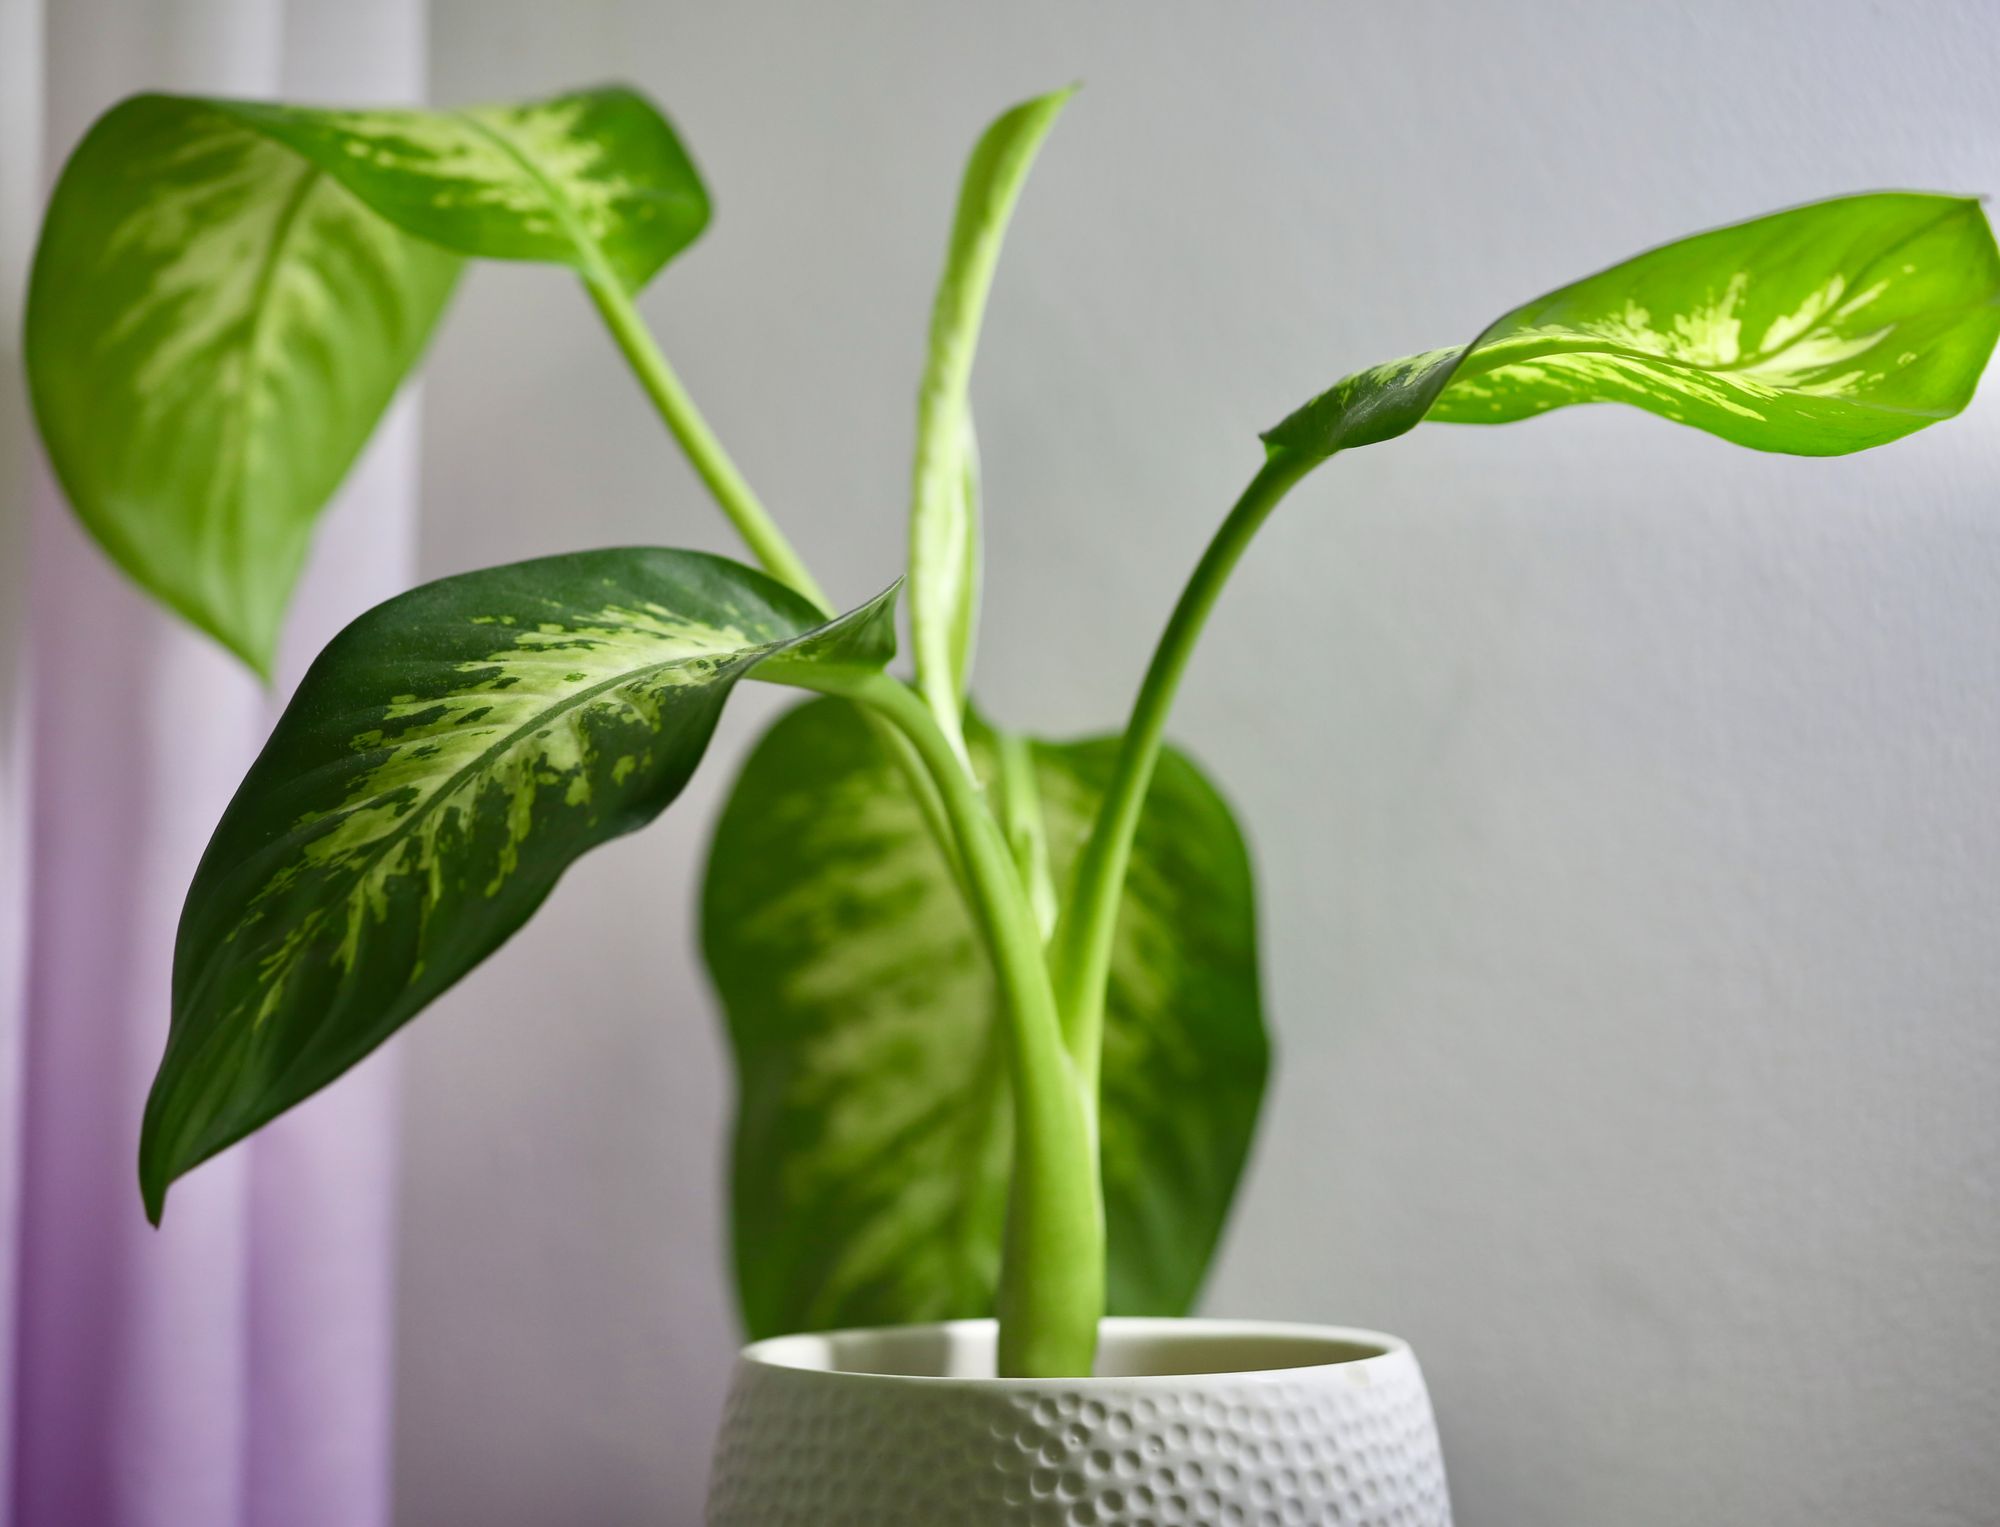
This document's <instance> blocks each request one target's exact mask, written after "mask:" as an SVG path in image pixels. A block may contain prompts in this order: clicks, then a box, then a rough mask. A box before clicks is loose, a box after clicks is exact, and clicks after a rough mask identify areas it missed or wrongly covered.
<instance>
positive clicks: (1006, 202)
mask: <svg viewBox="0 0 2000 1527" xmlns="http://www.w3.org/2000/svg"><path fill="white" fill-rule="evenodd" d="M1073 94H1075V91H1074V90H1058V91H1056V92H1054V93H1053V94H1051V95H1045V96H1038V97H1036V98H1035V99H1034V100H1031V101H1023V102H1022V103H1021V104H1020V105H1018V106H1016V107H1013V108H1012V109H1011V110H1009V111H1007V112H1005V113H1003V114H1002V115H1001V116H1000V117H999V118H998V119H996V120H995V121H994V123H993V124H992V125H991V126H990V127H988V128H987V129H986V131H985V133H984V134H983V135H982V136H981V137H980V139H979V142H978V144H977V145H975V146H974V148H973V150H972V158H971V159H970V160H969V161H968V162H967V164H966V167H965V179H964V181H963V183H962V184H961V185H960V187H959V192H958V210H957V212H956V214H955V215H954V216H953V219H952V227H951V246H950V248H949V249H948V250H947V251H946V254H945V264H944V274H943V275H942V276H941V277H940V278H939V281H938V289H937V298H936V301H935V302H934V304H933V305H932V308H931V333H930V355H929V358H928V360H927V362H926V364H925V367H924V380H923V385H922V388H921V390H920V391H919V392H918V395H917V454H916V464H915V467H914V469H913V471H912V474H911V476H912V484H911V491H910V650H911V656H912V657H913V658H914V659H915V661H916V666H917V688H918V690H919V691H920V692H921V693H922V694H923V696H924V699H925V701H926V702H927V703H928V704H929V705H930V708H931V711H932V714H933V715H935V716H936V717H937V721H938V725H940V726H941V727H943V728H944V731H945V734H946V735H947V736H948V737H950V738H951V739H952V740H953V742H954V743H960V742H962V740H963V724H962V721H961V718H960V712H961V711H962V710H963V708H964V705H965V683H966V673H967V669H968V667H969V666H970V663H971V659H972V638H973V628H974V625H975V623H976V621H977V619H978V613H979V463H978V455H977V451H978V448H977V445H976V444H975V442H974V439H973V427H972V404H971V401H970V398H969V396H968V392H969V389H970V386H971V382H972V358H973V354H974V352H975V351H977V349H978V348H979V326H980V322H981V320H982V319H983V318H984V317H985V313H986V295H987V292H988V291H989V290H990V289H991V287H992V285H993V271H994V268H995V267H996V266H997V265H998V264H999V261H1000V245H1001V242H1002V241H1003V240H1004V239H1005V238H1006V235H1007V220H1008V219H1009V218H1010V217H1011V216H1013V212H1014V203H1015V202H1016V201H1017V200H1019V198H1020V195H1021V187H1022V186H1023V185H1024V184H1026V182H1027V179H1028V170H1029V169H1030V167H1032V166H1033V164H1034V162H1035V151H1036V150H1037V149H1039V148H1040V147H1041V143H1042V139H1043V138H1045V137H1047V136H1048V132H1049V129H1050V128H1052V127H1054V126H1055V122H1056V118H1057V117H1058V116H1059V115H1061V113H1062V109H1063V106H1064V105H1065V103H1067V102H1068V100H1069V98H1070V96H1072V95H1073Z"/></svg>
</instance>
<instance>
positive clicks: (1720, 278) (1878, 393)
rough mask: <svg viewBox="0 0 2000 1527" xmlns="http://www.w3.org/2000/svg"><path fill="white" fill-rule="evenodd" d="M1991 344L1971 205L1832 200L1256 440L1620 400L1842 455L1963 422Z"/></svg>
mask: <svg viewBox="0 0 2000 1527" xmlns="http://www.w3.org/2000/svg"><path fill="white" fill-rule="evenodd" d="M1996 335H2000V250H1996V249H1995V246H1994V242H1993V233H1992V230H1991V229H1990V228H1989V227H1988V226H1987V222H1986V216H1985V213H1984V212H1983V211H1982V210H1981V208H1980V206H1979V203H1978V202H1977V201H1974V200H1971V199H1968V198H1964V197H1954V196H1936V195H1927V194H1920V193H1913V192H1885V193H1878V194H1873V195H1865V196H1846V197H1840V198H1838V199H1835V200H1832V201H1823V202H1815V203H1813V204H1812V205H1810V206H1804V207H1797V208H1794V209H1792V210H1791V211H1788V212H1778V213H1773V214H1772V215H1770V216H1768V217H1760V218H1756V219H1753V220H1752V221H1750V222H1747V223H1737V224H1735V225H1734V226H1732V227H1728V228H1718V229H1715V230H1714V231H1712V232H1709V233H1702V234H1697V235H1695V236H1694V237H1693V238H1688V239H1682V240H1679V241H1678V242H1676V243H1672V244H1667V245H1663V246H1662V247H1660V248H1658V249H1655V250H1651V251H1649V252H1648V253H1646V254H1642V255H1639V256H1637V257H1636V258H1634V259H1631V260H1627V261H1625V262H1624V263H1623V264H1620V265H1614V266H1612V267H1611V268H1610V269H1609V270H1606V271H1602V272H1600V273H1599V274H1597V275H1594V276H1589V277H1586V278H1585V279H1584V280H1582V281H1578V282H1576V283H1575V284H1573V285H1570V286H1565V287H1562V288H1561V289H1559V290H1557V291H1554V292H1551V293H1549V294H1548V295H1547V296H1545V297H1540V298H1537V299H1536V300H1535V301H1533V302H1530V303H1528V304H1526V305H1525V306H1523V307H1519V308H1516V309H1515V310H1514V311H1513V312H1511V313H1509V314H1507V315H1506V316H1505V317H1504V318H1501V319H1500V320H1498V321H1497V322H1495V323H1494V324H1492V325H1491V326H1489V327H1488V328H1487V329H1486V330H1485V332H1484V333H1482V334H1481V335H1480V336H1479V337H1478V338H1477V339H1475V340H1474V341H1473V342H1472V343H1471V344H1470V345H1466V346H1463V347H1461V348H1459V349H1452V350H1432V351H1429V352H1427V353H1425V354H1422V355H1413V356H1410V357H1408V358H1407V359H1404V360H1400V361H1392V362H1390V363H1389V364H1388V365H1385V366H1377V367H1374V368H1372V369H1371V370H1368V371H1363V372H1358V373H1356V374H1355V375H1353V376H1350V377H1347V378H1345V379H1344V380H1342V381H1340V382H1338V383H1336V384H1335V385H1334V386H1333V387H1332V388H1330V389H1328V390H1327V391H1326V392H1324V393H1322V394H1320V396H1318V397H1317V398H1314V399H1313V400H1312V401H1311V402H1310V403H1308V404H1306V405H1305V406H1304V407H1303V408H1301V409H1299V410H1298V411H1297V412H1296V413H1294V414H1292V415H1291V416H1290V417H1289V418H1287V419H1286V420H1285V421H1284V422H1283V423H1282V424H1279V425H1278V426H1277V427H1276V428H1275V429H1272V430H1270V431H1268V432H1267V433H1266V434H1265V436H1264V439H1265V441H1266V442H1267V444H1268V445H1269V446H1270V447H1271V448H1272V449H1273V450H1285V451H1294V452H1298V453H1300V454H1301V455H1303V456H1306V457H1323V456H1330V455H1332V454H1333V453H1334V452H1335V451H1339V450H1346V449H1350V448H1352V447H1354V446H1360V445H1371V444H1373V443H1375V442H1376V441H1380V440H1388V439H1391V438H1393V437H1394V436H1397V435H1400V434H1403V433H1404V432H1405V431H1407V430H1409V429H1412V428H1414V427H1415V426H1416V425H1417V424H1418V423H1419V422H1420V421H1422V420H1425V419H1431V420H1437V421H1440V422H1445V423H1452V424H1504V423H1509V422H1512V421H1513V420H1516V419H1523V418H1527V417H1529V416H1531V415H1534V414H1539V413H1546V412H1547V411H1549V410H1550V409H1554V408H1562V407H1565V406H1567V405H1569V404H1572V403H1630V404H1632V405H1633V406H1635V407H1638V408H1643V409H1646V410H1647V411H1648V412H1651V413H1656V414H1659V415H1661V416H1663V417H1665V418H1668V419H1671V420H1673V421H1674V422H1676V423H1679V424H1688V425H1692V426H1694V427H1695V428H1697V429H1703V430H1706V431H1708V432H1709V433H1710V434H1713V435H1719V436H1721V437H1722V438H1723V439H1725V440H1730V441H1734V442H1735V443H1736V444H1738V445H1746V446H1751V447H1753V448H1755V449H1757V450H1762V451H1783V452H1788V453H1790V454H1793V455H1799V456H1838V455H1842V454H1845V453H1847V452H1849V451H1861V450H1866V449H1868V448H1869V447H1870V446H1876V445H1883V444H1886V443H1887V442H1889V441H1891V440H1896V439H1900V438H1901V437H1902V436H1904V435H1908V434H1911V433H1913V432H1914V431H1916V430H1920V429H1922V428H1923V427H1924V426H1925V425H1928V424H1934V423H1936V422H1937V421H1938V420H1940V419H1948V418H1950V417H1951V416H1952V415H1953V414H1956V413H1957V412H1958V411H1959V410H1960V409H1962V408H1964V407H1965V405H1966V404H1967V403H1968V402H1969V401H1970V400H1971V398H1972V392H1973V388H1974V387H1975V385H1976V384H1977V383H1978V380H1979V373H1980V371H1981V369H1982V368H1983V367H1984V366H1985V364H1986V359H1987V357H1988V356H1989V355H1990V354H1991V353H1992V350H1993V344H1994V339H1995V337H1996Z"/></svg>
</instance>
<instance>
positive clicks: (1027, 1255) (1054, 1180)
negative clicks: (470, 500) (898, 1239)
mask: <svg viewBox="0 0 2000 1527" xmlns="http://www.w3.org/2000/svg"><path fill="white" fill-rule="evenodd" d="M584 285H585V287H586V288H587V289H588V290H589V292H590V296H591V300H592V301H593V302H595V303H596V304H597V309H598V311H599V312H600V313H601V314H603V316H604V321H605V323H606V324H607V325H609V327H610V329H611V333H612V337H613V338H615V339H616V340H617V341H618V347H619V349H620V350H622V351H623V352H624V354H625V358H626V360H627V361H629V362H630V363H631V366H632V369H633V371H634V372H635V373H636V374H637V376H638V378H639V381H640V383H641V385H643V386H644V387H645V389H646V394H647V396H648V397H650V398H651V399H652V400H653V404H654V406H655V407H656V408H657V409H658V410H659V412H660V417H661V418H662V419H664V420H665V421H666V424H667V428H668V429H670V430H671V431H672V432H673V435H674V438H675V439H676V440H677V441H679V442H680V446H681V449H682V450H683V451H685V452H686V453H687V456H688V459H689V461H690V462H692V463H693V465H694V468H695V470H696V471H697V472H699V473H700V474H701V478H702V481H703V482H705V483H706V484H707V485H708V488H709V491H710V492H711V493H712V494H713V495H714V496H715V499H716V502H717V503H718V504H720V505H721V507H722V510H723V512H724V513H725V514H727V515H728V516H729V518H730V521H731V523H733V524H734V525H735V526H736V529H737V531H738V532H739V533H740V534H741V535H742V537H743V539H744V541H745V542H746V543H747V544H748V545H749V547H750V549H751V551H752V552H753V553H754V554H755V555H756V557H757V559H758V560H759V561H760V562H762V563H763V565H764V568H765V570H766V571H767V572H769V573H770V574H771V575H772V576H773V577H775V578H778V579H779V580H781V581H782V582H785V583H788V584H790V585H791V586H792V587H793V588H794V589H796V590H798V592H799V593H801V594H803V595H804V596H805V597H806V598H808V599H810V600H811V601H812V602H813V603H814V604H816V605H818V606H819V608H820V609H822V610H827V611H830V610H831V608H832V607H831V606H830V605H829V604H828V602H827V599H826V595H825V594H824V593H822V592H821V590H820V587H819V584H818V583H817V582H816V581H814V579H813V576H812V574H811V573H810V572H808V571H807V570H806V566H805V564H804V563H803V562H802V561H801V560H800V559H799V556H798V553H797V552H795V551H794V550H793V549H792V546H791V543H790V542H789V541H787V540H786V539H785V536H784V534H783V532H781V531H780V530H779V529H778V527H777V526H776V525H775V524H774V523H773V522H772V520H771V518H770V516H769V515H768V514H766V513H765V512H764V507H763V505H762V504H760V503H759V502H758V501H757V496H756V494H755V493H753V492H752V491H751V489H750V485H749V484H748V483H747V482H745V481H744V479H743V475H742V473H740V472H739V471H737V469H736V464H735V463H734V462H732V461H731V460H730V459H729V455H728V453H727V452H726V451H724V450H723V448H722V445H721V443H720V442H719V441H718V440H717V439H716V438H715V436H714V435H713V434H712V433H711V432H710V431H709V428H708V424H707V421H705V420H704V419H703V418H702V416H701V414H700V412H699V411H698V410H697V409H696V408H695V406H694V401H693V399H691V398H690V397H689V396H688V395H687V392H686V390H685V389H684V388H683V387H682V386H681V383H680V378H679V377H677V376H675V375H674V372H673V368H672V367H670V366H669V365H668V364H667V359H666V357H665V356H664V355H662V354H661V353H660V349H659V346H658V345H656V344H655V343H654V342H653V337H652V334H651V333H650V332H649V331H648V330H647V328H646V325H645V321H644V320H643V319H642V318H641V317H640V316H639V313H638V311H637V309H635V308H634V307H633V306H632V303H631V300H630V299H629V298H627V297H626V295H625V293H624V291H623V290H622V289H621V288H620V287H619V286H618V284H617V282H616V281H615V280H613V279H611V278H610V276H609V274H608V273H597V274H592V275H587V276H586V277H585V278H584ZM767 676H768V677H771V678H773V679H776V680H778V681H779V682H788V683H795V684H798V685H800V686H801V687H803V688H807V689H815V690H819V691H821V692H823V693H826V694H834V695H841V696H844V697H846V698H848V699H851V700H855V701H858V702H860V703H861V704H862V706H863V708H864V711H865V712H866V714H867V715H868V717H869V720H870V722H871V723H872V724H874V725H875V727H876V728H877V730H878V732H879V733H880V734H881V735H882V737H883V741H884V744H885V746H887V747H888V749H889V752H890V754H891V756H892V757H893V758H894V759H895V761H896V763H897V766H898V767H899V768H900V769H901V770H902V771H903V773H904V775H905V777H906V778H907V779H908V781H909V783H910V787H911V789H912V791H913V792H914V793H915V794H916V797H917V801H918V804H919V805H920V806H921V807H922V808H923V812H924V818H925V821H926V823H927V825H928V826H929V827H930V829H931V832H932V835H933V836H934V837H935V838H936V839H937V842H938V845H939V847H940V849H941V850H942V851H943V852H944V854H945V856H946V859H947V860H948V861H949V862H950V864H951V867H952V872H953V875H954V876H955V878H956V879H957V881H958V884H959V888H960V891H961V893H962V894H964V896H965V898H966V902H967V905H968V906H970V908H971V909H972V912H973V917H974V920H975V921H976V922H977V924H978V925H979V928H980V932H981V935H982V937H983V938H984V940H985V943H986V945H987V948H988V950H989V952H990V953H991V955H992V959H993V968H994V972H995V975H996V977H997V984H998V986H999V989H1000V999H1001V1006H1002V1008H1003V1009H1004V1010H1005V1012H1006V1014H1007V1018H1008V1024H1007V1029H1008V1038H1009V1042H1010V1055H1011V1058H1012V1067H1011V1074H1012V1077H1013V1082H1014V1088H1013V1092H1014V1140H1015V1144H1014V1172H1013V1179H1012V1183H1011V1185H1010V1189H1009V1194H1008V1202H1007V1229H1006V1238H1005V1241H1004V1243H1003V1245H1002V1250H1001V1266H1000V1290H999V1315H1000V1372H1001V1373H1002V1374H1003V1375H1004V1376H1007V1377H1015V1378H1068V1377H1075V1376H1078V1375H1082V1374H1087V1373H1089V1372H1090V1368H1091V1363H1092V1361H1093V1359H1094V1357H1095V1355H1096V1351H1097V1322H1098V1319H1099V1318H1100V1317H1101V1316H1102V1315H1103V1313H1104V1277H1105V1260H1104V1205H1103V1196H1102V1190H1101V1188H1100V1185H1099V1180H1098V1160H1097V1105H1096V1087H1095V1084H1094V1081H1093V1084H1092V1085H1091V1086H1090V1087H1088V1088H1086V1087H1084V1086H1082V1085H1080V1083H1079V1079H1078V1077H1077V1075H1076V1072H1075V1070H1074V1068H1073V1067H1072V1066H1071V1064H1070V1060H1069V1056H1068V1053H1067V1052H1066V1051H1065V1049H1064V1047H1063V1030H1062V1020H1061V1017H1060V1015H1059V1012H1058V1009H1057V1007H1056V1001H1055V992H1054V989H1053V987H1052V986H1051V985H1050V982H1049V969H1048V965H1047V963H1046V961H1045V960H1044V958H1043V950H1042V929H1041V926H1040V925H1039V923H1038V922H1037V919H1036V915H1035V912H1034V910H1033V908H1032V907H1031V906H1030V904H1029V901H1028V898H1027V895H1026V893H1025V892H1024V891H1023V889H1022V885H1021V882H1020V880H1019V878H1018V877H1017V876H1016V874H1015V869H1014V861H1013V859H1012V857H1011V855H1010V851H1009V846H1008V843H1007V840H1006V838H1005V836H1004V835H1003V834H1002V833H1001V830H1000V826H999V824H998V823H997V822H996V821H995V820H994V818H993V814H992V812H991V811H989V810H988V809H987V806H986V803H985V801H984V800H983V799H982V797H981V794H980V790H979V786H978V783H977V782H976V781H975V780H974V779H973V777H972V773H971V771H970V770H969V769H968V768H966V767H965V765H964V763H963V762H962V761H961V755H960V751H959V747H957V746H954V742H953V739H951V738H949V737H947V736H946V734H945V732H944V731H943V730H941V729H940V727H939V724H938V722H937V720H936V719H935V718H934V717H933V716H932V715H931V712H930V710H929V709H928V708H927V707H926V705H925V704H924V702H923V701H922V700H920V699H919V698H918V697H917V696H916V694H915V693H913V692H912V691H911V690H910V689H909V688H908V687H907V686H905V685H903V684H900V683H898V682H897V681H896V680H894V679H892V678H890V677H889V676H888V675H887V674H884V673H867V674H861V673H854V672H847V671H842V670H838V669H832V668H826V669H815V668H813V667H811V666H810V665H805V666H802V667H800V668H797V669H793V670H789V671H785V670H782V669H781V668H779V667H776V666H774V668H773V670H772V671H771V672H769V674H768V675H767ZM960 746H962V744H961V745H960Z"/></svg>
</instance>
